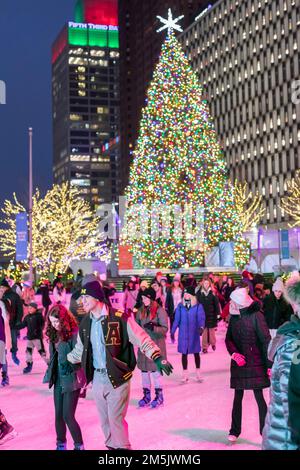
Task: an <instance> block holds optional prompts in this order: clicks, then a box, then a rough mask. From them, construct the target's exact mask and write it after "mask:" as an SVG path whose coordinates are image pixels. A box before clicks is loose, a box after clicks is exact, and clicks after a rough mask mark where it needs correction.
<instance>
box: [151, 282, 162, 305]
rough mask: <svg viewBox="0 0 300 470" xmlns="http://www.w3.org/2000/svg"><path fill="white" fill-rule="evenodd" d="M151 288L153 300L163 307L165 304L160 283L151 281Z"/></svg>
mask: <svg viewBox="0 0 300 470" xmlns="http://www.w3.org/2000/svg"><path fill="white" fill-rule="evenodd" d="M151 289H153V290H154V291H155V300H156V302H157V303H158V305H159V306H160V307H163V305H164V304H165V298H164V296H163V293H162V287H161V284H159V283H158V282H157V281H156V280H154V281H152V282H151Z"/></svg>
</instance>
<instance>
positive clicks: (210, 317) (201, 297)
mask: <svg viewBox="0 0 300 470" xmlns="http://www.w3.org/2000/svg"><path fill="white" fill-rule="evenodd" d="M197 300H198V303H199V304H201V305H202V306H203V308H204V312H205V329H204V332H203V335H202V348H203V353H207V349H208V347H209V345H210V346H211V347H212V349H213V351H215V349H216V332H215V328H216V326H217V324H218V316H219V315H220V313H221V310H220V304H219V299H218V297H217V296H216V295H215V294H213V292H212V288H211V280H210V279H209V278H208V277H204V278H203V281H202V288H201V289H200V290H198V292H197Z"/></svg>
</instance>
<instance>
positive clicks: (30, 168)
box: [29, 127, 33, 283]
mask: <svg viewBox="0 0 300 470" xmlns="http://www.w3.org/2000/svg"><path fill="white" fill-rule="evenodd" d="M29 281H30V282H31V283H32V282H33V267H32V127H29Z"/></svg>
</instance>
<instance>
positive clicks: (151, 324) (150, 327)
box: [144, 321, 156, 331]
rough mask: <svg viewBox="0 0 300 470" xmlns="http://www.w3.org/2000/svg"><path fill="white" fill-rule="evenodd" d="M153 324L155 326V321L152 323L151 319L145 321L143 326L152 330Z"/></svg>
mask: <svg viewBox="0 0 300 470" xmlns="http://www.w3.org/2000/svg"><path fill="white" fill-rule="evenodd" d="M155 326H156V324H155V323H153V322H152V321H149V322H148V323H145V325H144V328H146V329H147V330H150V331H153V330H154V327H155Z"/></svg>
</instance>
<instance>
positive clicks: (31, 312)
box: [16, 302, 49, 374]
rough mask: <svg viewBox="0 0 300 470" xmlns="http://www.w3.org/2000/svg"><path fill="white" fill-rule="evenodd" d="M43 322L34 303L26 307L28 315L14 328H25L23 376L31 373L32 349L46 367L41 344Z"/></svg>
mask: <svg viewBox="0 0 300 470" xmlns="http://www.w3.org/2000/svg"><path fill="white" fill-rule="evenodd" d="M44 324H45V320H44V318H43V314H42V311H41V310H38V306H37V304H36V303H35V302H31V303H30V304H29V305H28V314H27V315H26V317H24V320H23V321H22V323H18V324H17V325H16V328H17V329H18V330H22V329H23V328H27V335H26V336H27V345H26V364H27V366H26V367H25V368H24V369H23V374H29V373H30V372H31V371H32V366H33V360H32V353H33V350H34V348H36V349H37V351H38V353H39V355H40V356H41V358H42V359H43V361H44V362H45V363H46V364H47V365H48V362H49V361H48V359H47V355H46V351H45V348H44V343H43V328H44Z"/></svg>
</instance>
